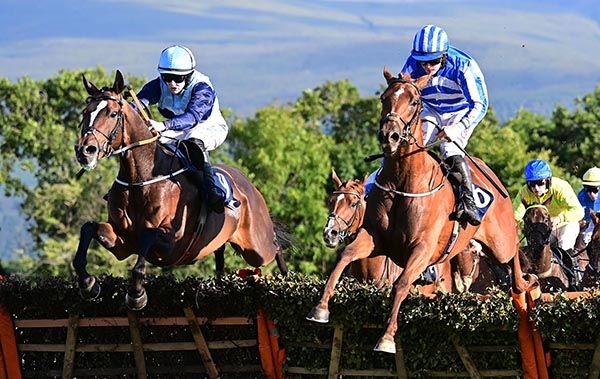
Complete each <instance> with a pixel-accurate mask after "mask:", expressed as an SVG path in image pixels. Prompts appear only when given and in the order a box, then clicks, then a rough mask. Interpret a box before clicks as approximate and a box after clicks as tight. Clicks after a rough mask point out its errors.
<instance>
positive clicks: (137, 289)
mask: <svg viewBox="0 0 600 379" xmlns="http://www.w3.org/2000/svg"><path fill="white" fill-rule="evenodd" d="M158 234H159V231H158V229H156V228H148V229H144V231H142V233H141V238H140V251H139V252H138V259H137V261H136V262H135V265H134V266H133V269H132V270H131V286H129V289H128V290H127V295H126V296H125V305H127V308H129V309H131V310H133V311H139V310H141V309H143V308H144V307H145V306H146V304H147V303H148V295H147V294H146V290H145V289H144V277H145V275H146V256H147V255H148V251H150V248H151V247H152V245H154V243H155V242H156V241H157V239H158Z"/></svg>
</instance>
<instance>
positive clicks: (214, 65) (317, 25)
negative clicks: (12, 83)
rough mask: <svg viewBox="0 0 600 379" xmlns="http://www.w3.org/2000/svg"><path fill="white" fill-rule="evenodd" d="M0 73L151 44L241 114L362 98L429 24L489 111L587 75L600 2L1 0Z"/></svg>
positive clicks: (594, 80)
mask: <svg viewBox="0 0 600 379" xmlns="http://www.w3.org/2000/svg"><path fill="white" fill-rule="evenodd" d="M3 9H4V11H3V12H2V13H1V14H0V36H1V37H0V41H2V43H0V72H1V73H2V75H4V76H7V77H8V78H9V79H11V80H17V79H18V78H20V77H22V76H25V75H27V76H30V77H33V78H34V79H46V78H48V77H50V76H52V75H55V74H57V73H58V71H59V70H60V69H63V68H65V69H78V68H88V67H95V66H96V65H101V66H103V67H104V68H105V69H107V70H108V71H112V70H115V69H120V70H121V71H122V72H124V73H126V74H127V73H129V74H134V75H140V76H145V77H146V78H148V79H151V78H153V77H154V76H156V65H157V62H158V56H159V54H160V51H161V50H162V49H163V48H164V47H167V46H169V45H172V44H176V43H178V44H183V45H186V46H188V47H190V48H191V49H192V51H193V52H194V53H195V55H196V59H197V62H198V69H199V70H200V71H202V72H204V73H205V74H207V75H208V76H209V77H210V78H211V80H212V82H213V84H214V86H215V88H216V90H217V93H218V95H219V99H220V103H221V105H222V106H223V107H227V108H231V109H232V110H233V111H234V112H235V113H237V114H240V115H243V116H252V115H253V114H254V111H256V110H257V109H258V108H260V107H263V106H266V105H268V104H270V103H273V102H275V103H285V102H288V101H294V100H295V99H297V98H298V97H299V96H300V95H301V94H302V91H304V90H305V89H307V88H314V87H316V86H318V85H320V84H322V83H324V82H325V81H327V80H333V81H336V80H341V79H349V80H350V81H351V82H352V83H353V84H354V85H356V86H357V87H358V88H359V89H360V91H361V94H362V95H363V96H367V95H373V94H374V93H375V92H376V91H377V90H378V89H379V87H380V85H381V84H382V83H383V77H382V69H383V66H384V65H385V66H387V67H389V68H390V70H391V71H392V72H399V71H400V69H401V68H402V65H403V63H404V60H405V59H406V57H407V56H408V54H409V53H410V49H411V43H412V38H413V36H414V34H415V32H416V31H417V30H418V29H419V28H420V27H421V26H423V25H426V24H430V23H434V24H437V25H440V26H442V27H444V28H445V29H446V31H447V32H448V35H449V38H450V43H451V44H452V45H454V46H456V47H458V48H459V49H461V50H463V51H466V52H467V53H469V54H470V55H472V56H473V57H475V59H476V60H477V61H478V63H479V65H480V67H481V69H482V71H483V73H484V75H485V77H486V81H487V85H488V92H489V96H490V104H491V106H492V107H493V108H494V109H495V110H496V111H497V113H498V114H499V115H500V116H501V117H502V118H506V117H511V116H513V115H514V114H515V112H516V111H517V110H518V109H519V107H525V108H527V109H530V110H532V111H536V112H540V113H545V114H549V112H551V110H552V109H553V108H554V107H555V105H556V104H559V103H560V104H564V105H567V106H570V105H572V104H573V100H574V99H575V98H576V97H578V96H583V95H584V94H586V93H589V92H591V91H592V90H593V89H594V87H595V85H596V84H598V83H599V82H600V25H599V20H600V3H598V2H597V1H596V0H586V1H577V0H574V1H568V2H567V1H558V0H545V1H530V0H521V1H514V0H506V1H501V2H499V1H459V0H443V1H436V0H404V1H402V0H399V1H391V0H379V1H377V0H374V1H359V0H349V1H340V0H329V1H276V0H253V1H247V0H243V1H241V0H219V1H206V0H203V1H192V0H175V1H169V2H165V1H158V0H119V1H114V0H102V1H100V0H86V1H75V0H62V1H61V0H54V1H39V0H18V1H16V0H3Z"/></svg>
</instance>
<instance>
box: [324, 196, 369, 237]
mask: <svg viewBox="0 0 600 379" xmlns="http://www.w3.org/2000/svg"><path fill="white" fill-rule="evenodd" d="M333 194H334V195H354V196H356V197H357V198H358V203H357V204H356V207H354V213H352V216H350V218H349V219H348V220H344V219H343V218H342V217H340V216H339V215H337V214H336V213H335V212H331V213H329V217H328V218H327V223H329V222H330V221H331V220H333V221H334V222H335V223H336V224H337V225H341V223H343V224H344V225H345V228H343V229H342V230H340V231H339V234H340V238H341V239H345V238H346V237H348V236H349V235H351V233H350V232H349V230H350V227H352V224H354V221H356V219H357V218H358V211H359V209H360V207H361V206H362V203H361V201H362V199H363V198H364V195H361V194H359V193H357V192H352V191H333ZM340 221H341V223H340Z"/></svg>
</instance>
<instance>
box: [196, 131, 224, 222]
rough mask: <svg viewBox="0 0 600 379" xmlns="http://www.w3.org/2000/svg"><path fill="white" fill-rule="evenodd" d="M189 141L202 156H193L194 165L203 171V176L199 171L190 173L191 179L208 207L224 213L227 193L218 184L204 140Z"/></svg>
mask: <svg viewBox="0 0 600 379" xmlns="http://www.w3.org/2000/svg"><path fill="white" fill-rule="evenodd" d="M188 141H191V142H193V143H194V144H195V145H196V146H197V147H198V148H199V151H200V152H201V154H192V161H193V162H192V163H193V164H194V166H196V168H197V169H198V170H201V171H202V174H201V173H200V172H199V171H194V172H193V173H190V174H191V176H190V177H191V178H192V180H193V181H194V184H195V185H196V186H197V187H198V189H200V192H201V193H203V194H204V197H205V199H206V202H207V204H208V206H209V207H210V208H211V209H212V210H213V211H214V212H217V213H221V212H223V206H224V203H225V193H224V192H223V190H222V189H221V188H220V187H218V186H217V184H216V177H215V172H214V169H213V167H212V165H211V164H210V158H209V156H208V151H207V150H206V148H205V147H204V143H203V142H202V140H199V139H195V138H192V139H190V140H188ZM194 153H196V152H194ZM198 155H199V156H198Z"/></svg>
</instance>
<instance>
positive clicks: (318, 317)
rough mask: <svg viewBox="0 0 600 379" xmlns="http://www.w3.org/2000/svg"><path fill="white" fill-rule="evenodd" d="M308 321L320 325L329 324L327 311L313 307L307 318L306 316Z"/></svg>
mask: <svg viewBox="0 0 600 379" xmlns="http://www.w3.org/2000/svg"><path fill="white" fill-rule="evenodd" d="M306 319H307V320H308V321H314V322H318V323H320V324H327V323H328V322H329V311H328V310H326V309H321V308H317V307H314V308H313V309H312V310H311V311H310V313H309V314H308V316H306Z"/></svg>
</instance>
